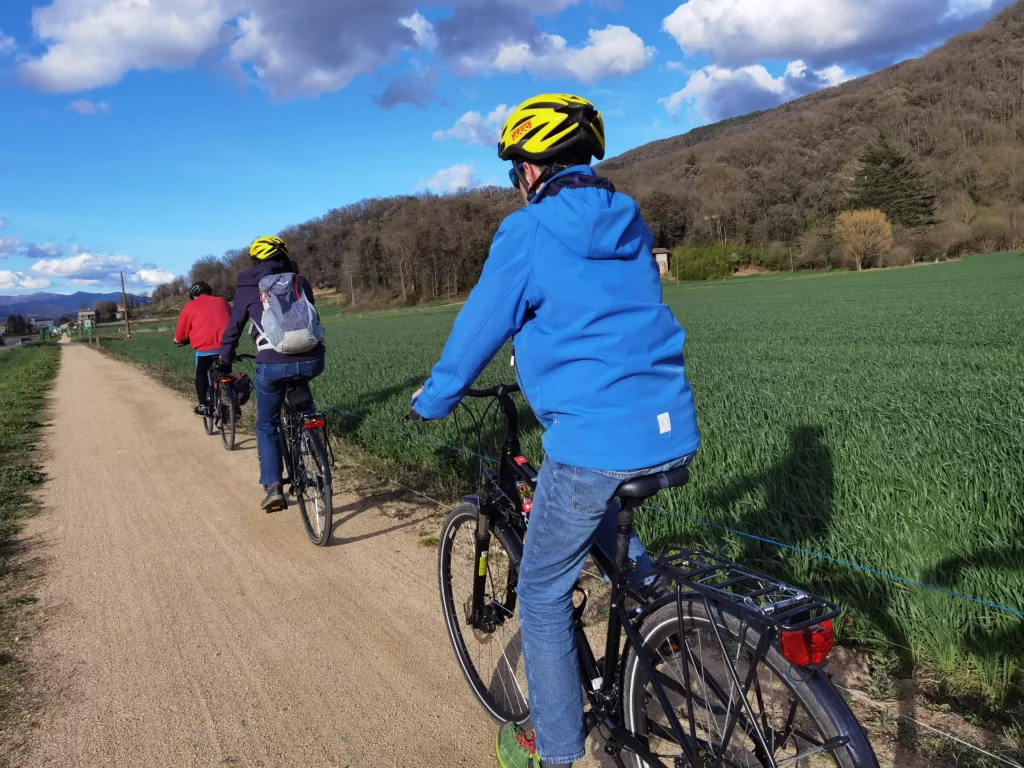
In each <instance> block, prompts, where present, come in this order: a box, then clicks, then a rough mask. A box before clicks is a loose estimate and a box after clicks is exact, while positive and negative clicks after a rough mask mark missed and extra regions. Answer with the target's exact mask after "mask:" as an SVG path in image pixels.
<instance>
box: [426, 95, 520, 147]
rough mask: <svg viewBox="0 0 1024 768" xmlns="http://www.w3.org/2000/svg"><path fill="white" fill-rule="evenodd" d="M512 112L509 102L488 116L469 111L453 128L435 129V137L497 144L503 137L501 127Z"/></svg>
mask: <svg viewBox="0 0 1024 768" xmlns="http://www.w3.org/2000/svg"><path fill="white" fill-rule="evenodd" d="M512 112H513V107H510V106H508V105H507V104H499V105H498V106H497V107H496V108H495V109H494V110H493V111H491V112H490V113H488V114H487V116H486V117H485V116H484V115H482V114H481V113H479V112H467V113H466V114H464V115H463V116H462V117H460V118H459V119H458V120H456V121H455V125H453V126H452V127H451V128H449V129H447V130H444V131H434V139H435V140H437V141H444V140H445V139H455V140H458V141H464V142H466V143H467V144H478V145H480V146H489V145H495V146H496V145H497V144H498V140H499V139H500V138H501V129H502V127H503V126H504V125H505V121H506V120H508V118H509V115H511V114H512Z"/></svg>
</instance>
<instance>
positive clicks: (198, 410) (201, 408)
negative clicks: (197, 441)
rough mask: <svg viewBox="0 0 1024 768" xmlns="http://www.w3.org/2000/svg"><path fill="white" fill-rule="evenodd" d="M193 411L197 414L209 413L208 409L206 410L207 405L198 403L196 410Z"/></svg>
mask: <svg viewBox="0 0 1024 768" xmlns="http://www.w3.org/2000/svg"><path fill="white" fill-rule="evenodd" d="M192 413H194V414H195V415H196V416H206V415H207V414H208V411H207V410H206V406H205V405H197V406H196V407H195V410H194V411H192Z"/></svg>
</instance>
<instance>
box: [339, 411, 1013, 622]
mask: <svg viewBox="0 0 1024 768" xmlns="http://www.w3.org/2000/svg"><path fill="white" fill-rule="evenodd" d="M330 410H332V411H336V412H337V413H341V414H344V415H345V416H350V417H352V418H355V419H359V420H360V421H372V422H375V423H378V424H380V425H381V426H383V427H385V428H387V429H390V430H392V431H394V432H399V433H401V434H403V435H406V436H408V437H410V438H412V439H414V440H421V441H423V442H427V443H432V444H434V445H437V446H440V447H442V448H448V449H449V450H452V451H456V452H458V453H463V454H466V455H467V456H473V457H474V458H477V459H481V460H482V461H487V462H490V463H492V464H498V463H500V462H499V461H498V460H497V459H495V458H492V457H490V456H483V455H481V454H479V453H475V452H473V451H470V450H468V449H466V448H463V447H461V446H458V445H450V444H449V443H445V442H442V441H441V440H437V439H435V438H432V437H429V436H428V435H421V434H419V433H417V432H411V431H409V430H407V429H402V428H401V427H398V426H395V425H394V424H391V423H390V422H386V421H384V420H382V419H375V418H371V417H369V416H364V415H362V414H359V413H354V412H352V411H346V410H345V409H344V408H331V409H330ZM644 508H645V509H649V510H651V511H653V512H660V513H661V514H664V515H668V516H669V517H675V518H678V519H680V520H685V521H687V522H691V523H697V524H698V525H702V526H704V527H705V528H714V529H716V530H719V531H724V532H725V533H731V534H733V535H734V536H741V537H743V538H745V539H750V540H752V541H759V542H761V543H763V544H770V545H771V546H774V547H779V548H781V549H788V550H790V551H792V552H799V553H800V554H803V555H809V556H811V557H814V558H817V559H818V560H823V561H825V562H828V563H834V564H836V565H842V566H844V567H846V568H852V569H853V570H856V571H860V572H862V573H868V574H871V575H873V576H881V577H883V578H886V579H889V580H890V581H894V582H897V583H900V584H906V585H908V586H911V587H918V588H920V589H927V590H930V591H932V592H939V593H941V594H943V595H947V596H949V597H955V598H958V599H960V600H966V601H967V602H970V603H975V604H976V605H981V606H984V607H986V608H994V609H995V610H998V611H1003V612H1004V613H1009V614H1011V615H1013V616H1017V617H1019V618H1024V611H1018V610H1017V609H1016V608H1010V607H1008V606H1005V605H1000V604H999V603H992V602H989V601H988V600H980V599H978V598H976V597H971V596H970V595H964V594H962V593H960V592H954V591H953V590H951V589H944V588H943V587H937V586H935V585H934V584H925V583H924V582H921V581H914V580H913V579H908V578H905V577H903V576H897V575H895V574H892V573H886V572H885V571H879V570H877V569H875V568H868V567H867V566H864V565H858V564H857V563H851V562H849V561H847V560H841V559H839V558H835V557H830V556H829V555H823V554H821V553H820V552H814V551H813V550H809V549H803V548H801V547H795V546H793V545H792V544H786V543H784V542H781V541H775V540H774V539H767V538H764V537H763V536H755V535H754V534H752V533H746V532H744V531H737V530H734V529H732V528H728V527H726V526H724V525H721V524H719V523H711V522H708V521H706V520H699V519H697V518H695V517H690V516H688V515H684V514H682V513H679V512H672V511H671V510H668V509H661V508H660V507H652V506H649V505H645V507H644Z"/></svg>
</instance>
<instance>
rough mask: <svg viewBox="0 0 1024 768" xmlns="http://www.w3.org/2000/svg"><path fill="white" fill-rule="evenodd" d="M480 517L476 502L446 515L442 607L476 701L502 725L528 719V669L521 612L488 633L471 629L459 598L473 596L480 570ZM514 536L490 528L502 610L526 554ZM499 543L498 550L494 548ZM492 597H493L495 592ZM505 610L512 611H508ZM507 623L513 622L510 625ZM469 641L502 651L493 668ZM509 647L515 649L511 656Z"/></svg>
mask: <svg viewBox="0 0 1024 768" xmlns="http://www.w3.org/2000/svg"><path fill="white" fill-rule="evenodd" d="M478 516H479V509H478V508H477V507H476V506H475V505H473V504H469V503H465V504H460V505H459V506H458V507H456V508H455V509H454V510H452V512H451V513H450V514H449V515H448V518H447V519H446V520H445V522H444V525H443V527H442V528H441V543H440V546H439V547H438V555H437V562H438V568H437V572H438V585H439V588H440V592H441V611H442V613H443V614H444V622H445V626H446V627H447V629H448V639H449V640H450V641H451V643H452V648H453V650H454V651H455V658H456V660H457V661H458V663H459V667H460V668H461V669H462V674H463V676H464V677H465V678H466V682H467V683H468V684H469V687H470V689H471V690H472V691H473V695H474V696H476V698H477V701H479V702H480V704H481V706H483V708H484V709H485V710H486V711H487V714H489V715H490V716H491V717H492V718H493V719H494V720H496V721H497V722H499V723H505V722H509V721H513V722H516V723H524V722H526V720H528V719H529V717H530V706H529V697H528V693H527V688H526V674H525V667H524V666H523V663H522V634H521V632H519V631H518V627H519V618H518V612H517V611H516V610H515V607H514V606H513V610H512V612H511V615H510V616H508V617H507V618H506V620H505V621H504V622H503V623H502V624H501V625H500V628H499V629H497V630H495V631H494V632H492V633H490V634H486V633H483V632H479V631H478V630H475V629H472V628H469V627H468V623H467V622H466V621H465V620H464V616H463V614H464V609H463V608H462V606H461V605H459V603H460V602H462V603H464V601H465V598H466V597H471V596H472V594H473V582H472V574H473V573H474V570H475V568H476V562H475V560H476V551H475V548H474V542H475V539H476V524H477V518H478ZM510 536H515V534H514V533H513V534H509V533H507V532H506V530H505V529H504V528H503V527H501V526H493V527H492V528H491V548H490V549H489V550H488V553H487V555H488V556H487V570H488V574H489V575H490V574H491V568H492V566H493V567H494V568H495V575H497V577H498V582H497V583H501V581H504V582H505V585H504V587H503V589H504V594H503V595H502V599H501V601H500V602H499V603H494V601H493V600H492V603H494V604H497V605H500V606H502V608H504V606H506V605H507V604H508V602H510V599H511V596H510V592H511V593H513V594H514V591H515V586H516V582H517V581H518V577H519V576H518V574H519V562H520V559H521V557H522V555H521V553H522V544H521V542H518V541H516V542H513V541H512V540H511V539H510ZM495 542H497V545H498V547H500V550H499V549H497V548H496V547H495ZM503 561H504V562H506V563H507V566H506V568H507V570H506V571H505V574H504V576H505V578H504V579H502V578H501V573H500V568H501V563H502V562H503ZM456 563H459V567H458V571H459V573H458V575H456V574H453V566H454V565H455V564H456ZM463 565H468V570H466V569H464V568H463V567H462V566H463ZM460 577H461V578H460ZM456 580H457V581H458V582H459V588H458V593H456V589H455V581H456ZM489 582H490V584H491V590H492V592H493V591H494V589H495V586H494V585H495V582H494V580H493V578H492V579H489ZM491 597H492V598H493V595H492V596H491ZM499 610H500V609H499ZM505 612H506V613H508V611H507V609H505ZM513 622H514V623H513ZM509 624H511V625H512V626H511V627H510V628H509V629H506V626H507V625H509ZM467 628H469V629H470V633H469V636H468V637H467V634H466V633H465V632H464V630H465V629H467ZM503 630H504V631H503ZM512 630H515V631H512ZM471 643H473V644H475V645H476V646H479V647H481V648H483V647H485V646H492V645H496V646H498V650H500V652H501V655H500V657H495V655H494V654H492V655H491V658H492V659H494V660H495V663H494V664H493V665H486V666H488V667H490V666H493V668H490V669H481V668H480V667H481V666H482V665H480V664H478V662H477V661H475V660H474V659H473V657H472V654H471V647H470V646H471ZM509 649H511V659H510V654H509V652H508V651H509ZM500 661H504V667H502V666H501V665H500ZM485 679H490V680H491V682H490V684H488V683H486V682H485Z"/></svg>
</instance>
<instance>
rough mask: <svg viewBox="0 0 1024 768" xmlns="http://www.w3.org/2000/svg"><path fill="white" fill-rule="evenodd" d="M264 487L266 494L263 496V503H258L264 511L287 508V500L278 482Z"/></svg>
mask: <svg viewBox="0 0 1024 768" xmlns="http://www.w3.org/2000/svg"><path fill="white" fill-rule="evenodd" d="M264 489H265V490H266V492H267V495H266V496H264V497H263V504H261V505H260V506H261V507H262V508H263V511H264V512H280V511H281V510H283V509H288V500H287V499H285V497H284V493H283V492H282V491H281V484H280V483H274V484H272V485H267V486H264Z"/></svg>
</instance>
